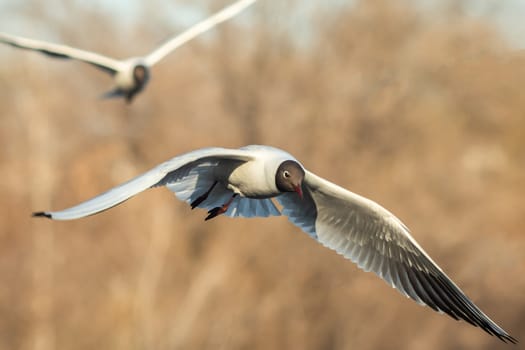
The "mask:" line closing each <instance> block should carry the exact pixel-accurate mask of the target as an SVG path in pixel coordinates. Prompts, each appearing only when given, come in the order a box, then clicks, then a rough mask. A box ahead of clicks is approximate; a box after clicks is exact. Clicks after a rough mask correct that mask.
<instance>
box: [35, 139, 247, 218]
mask: <svg viewBox="0 0 525 350" xmlns="http://www.w3.org/2000/svg"><path fill="white" fill-rule="evenodd" d="M252 159H253V157H252V156H251V154H250V152H249V151H245V150H233V149H226V148H204V149H200V150H197V151H193V152H189V153H186V154H183V155H180V156H177V157H175V158H172V159H171V160H168V161H167V162H165V163H162V164H160V165H158V166H157V167H155V168H153V169H151V170H150V171H148V172H146V173H144V174H142V175H139V176H137V177H135V178H134V179H132V180H130V181H128V182H125V183H123V184H121V185H119V186H117V187H114V188H112V189H110V190H109V191H107V192H104V193H102V194H100V195H98V196H96V197H94V198H92V199H90V200H87V201H85V202H83V203H80V204H78V205H76V206H74V207H71V208H68V209H64V210H61V211H44V212H36V213H34V214H33V216H44V217H47V218H50V219H54V220H72V219H78V218H82V217H86V216H89V215H94V214H97V213H99V212H101V211H104V210H107V209H110V208H112V207H114V206H116V205H118V204H120V203H122V202H124V201H125V200H127V199H129V198H131V197H133V196H135V195H136V194H138V193H140V192H142V191H144V190H147V189H148V188H151V187H157V186H164V185H167V184H168V183H170V182H172V181H173V180H174V179H176V178H177V176H178V175H177V174H178V172H177V171H178V170H181V169H182V171H183V172H184V171H186V169H190V170H191V168H192V167H194V166H197V165H198V164H200V163H203V162H204V163H206V162H210V161H211V162H213V161H217V160H222V161H224V160H228V161H232V160H233V161H239V162H246V161H249V160H252Z"/></svg>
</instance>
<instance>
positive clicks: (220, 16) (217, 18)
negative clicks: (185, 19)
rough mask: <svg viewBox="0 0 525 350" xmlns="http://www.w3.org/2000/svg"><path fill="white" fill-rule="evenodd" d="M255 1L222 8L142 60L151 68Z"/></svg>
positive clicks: (243, 1)
mask: <svg viewBox="0 0 525 350" xmlns="http://www.w3.org/2000/svg"><path fill="white" fill-rule="evenodd" d="M254 2H255V0H240V1H237V2H235V3H234V4H232V5H230V6H228V7H226V8H224V9H223V10H221V11H219V12H217V13H215V14H214V15H212V16H210V17H208V18H206V19H205V20H203V21H201V22H199V23H197V24H195V25H194V26H192V27H191V28H189V29H188V30H186V31H184V32H183V33H181V34H179V35H177V36H176V37H174V38H172V39H170V40H168V41H167V42H166V43H164V44H163V45H162V46H160V47H159V48H157V49H156V50H155V51H153V52H152V53H150V54H149V55H148V56H147V57H146V58H145V59H144V60H145V62H146V63H147V64H148V65H150V66H152V65H154V64H155V63H157V62H158V61H160V60H161V59H162V58H164V57H165V56H166V55H168V54H169V53H170V52H172V51H173V50H175V49H176V48H177V47H179V46H181V45H182V44H184V43H186V42H188V41H190V40H191V39H193V38H195V37H196V36H198V35H199V34H202V33H204V32H206V31H208V30H210V29H211V28H213V27H214V26H216V25H217V24H219V23H221V22H224V21H226V20H228V19H229V18H231V17H233V16H235V15H236V14H237V13H239V12H241V11H242V10H244V9H245V8H246V7H248V6H249V5H251V4H253V3H254Z"/></svg>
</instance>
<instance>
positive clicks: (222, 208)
mask: <svg viewBox="0 0 525 350" xmlns="http://www.w3.org/2000/svg"><path fill="white" fill-rule="evenodd" d="M235 196H237V193H234V194H233V196H232V197H231V198H230V199H229V200H228V201H227V202H226V203H224V204H223V205H222V206H220V207H215V208H213V209H211V210H209V211H208V216H207V217H206V219H204V220H205V221H207V220H210V219H213V218H214V217H216V216H217V215H221V214H224V213H226V211H227V210H228V207H229V206H230V204H232V202H233V199H234V198H235Z"/></svg>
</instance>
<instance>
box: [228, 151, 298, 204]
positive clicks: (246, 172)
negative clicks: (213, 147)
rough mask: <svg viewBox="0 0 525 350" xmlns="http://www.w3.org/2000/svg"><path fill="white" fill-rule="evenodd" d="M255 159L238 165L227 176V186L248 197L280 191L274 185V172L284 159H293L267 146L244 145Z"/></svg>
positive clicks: (267, 196)
mask: <svg viewBox="0 0 525 350" xmlns="http://www.w3.org/2000/svg"><path fill="white" fill-rule="evenodd" d="M244 149H248V150H250V151H252V152H254V154H255V155H256V159H255V160H253V161H249V162H246V163H244V164H242V165H240V166H239V167H238V168H236V169H235V170H233V171H232V173H231V174H230V176H229V177H228V188H229V189H231V190H232V191H234V192H235V193H238V194H240V195H241V196H244V197H250V198H270V197H275V196H277V195H278V194H280V193H281V192H280V191H279V190H278V189H277V186H276V185H275V174H276V173H277V169H278V168H279V165H280V164H281V163H282V162H284V161H285V160H295V158H293V157H292V156H291V155H290V154H288V153H286V152H283V151H281V150H278V149H275V148H273V147H268V146H248V147H244Z"/></svg>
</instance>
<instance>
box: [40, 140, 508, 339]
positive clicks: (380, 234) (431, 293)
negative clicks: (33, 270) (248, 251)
mask: <svg viewBox="0 0 525 350" xmlns="http://www.w3.org/2000/svg"><path fill="white" fill-rule="evenodd" d="M160 186H165V187H167V188H168V189H170V190H171V191H173V192H174V193H175V195H176V196H177V197H178V198H179V199H180V200H183V201H185V202H188V203H189V204H190V205H191V208H192V209H194V208H196V207H199V208H204V209H207V210H208V216H207V217H206V219H205V220H210V219H213V218H215V217H217V216H218V215H221V214H223V215H226V216H229V217H268V216H277V215H281V214H282V215H285V216H287V217H288V219H289V220H290V221H291V222H292V223H293V224H295V225H296V226H298V227H299V228H301V229H302V230H303V231H304V232H306V233H307V234H308V235H310V237H312V238H313V239H315V240H316V241H318V242H319V243H321V244H323V245H324V246H326V247H328V248H331V249H333V250H335V251H336V252H337V253H339V254H341V255H343V256H344V257H345V258H348V259H350V260H352V261H353V262H354V263H356V264H357V265H358V266H359V267H360V268H362V269H363V270H365V271H373V272H375V273H376V274H377V275H378V276H379V277H381V278H382V279H383V280H385V281H386V282H387V283H388V284H390V285H391V286H392V287H394V288H396V289H397V290H398V291H399V292H401V293H402V294H404V295H405V296H407V297H410V298H412V299H413V300H415V301H416V302H417V303H419V304H421V305H428V306H429V307H431V308H432V309H434V310H435V311H438V312H440V313H446V314H448V315H449V316H451V317H452V318H454V319H456V320H464V321H466V322H468V323H470V324H472V325H474V326H476V327H480V328H482V329H483V330H484V331H486V332H487V333H489V334H491V335H493V336H496V337H498V338H499V339H501V340H502V341H504V342H511V343H516V342H517V340H516V339H515V338H513V337H512V336H510V335H509V334H508V333H507V332H506V331H505V330H503V329H502V328H501V327H500V326H498V325H497V324H496V323H495V322H493V321H492V320H491V319H490V318H489V317H488V316H487V315H485V314H484V313H483V312H482V311H481V310H480V309H479V308H478V307H477V306H476V305H475V304H474V303H473V302H472V301H471V300H470V299H469V298H468V297H467V296H466V295H465V294H464V293H463V292H462V291H461V289H459V287H458V286H457V285H456V284H455V283H454V282H453V281H452V280H451V279H450V278H449V277H448V276H447V275H446V274H445V273H444V272H443V270H442V269H441V268H440V267H439V266H438V265H437V264H436V263H435V262H434V261H433V260H432V259H431V258H430V256H429V255H428V254H427V253H426V252H425V251H424V250H423V248H421V247H420V246H419V244H418V243H417V242H416V241H415V240H414V238H413V237H412V236H411V235H410V233H409V230H408V228H407V227H406V226H405V225H404V224H403V223H402V222H401V221H400V220H399V219H398V218H397V217H395V216H394V215H393V214H392V213H390V212H389V211H388V210H386V209H385V208H383V207H381V206H380V205H379V204H377V203H376V202H373V201H372V200H370V199H367V198H365V197H362V196H360V195H358V194H355V193H353V192H350V191H348V190H346V189H344V188H342V187H339V186H338V185H335V184H333V183H331V182H329V181H327V180H325V179H323V178H321V177H319V176H317V175H315V174H313V173H312V172H310V171H308V170H306V169H305V168H304V167H303V165H302V164H301V163H300V162H299V161H298V160H297V159H295V158H294V157H293V156H292V155H290V154H289V153H287V152H285V151H283V150H280V149H277V148H274V147H270V146H262V145H251V146H245V147H242V148H239V149H227V148H218V147H212V148H203V149H199V150H195V151H192V152H188V153H185V154H182V155H179V156H177V157H175V158H172V159H171V160H168V161H166V162H164V163H162V164H160V165H158V166H156V167H155V168H153V169H151V170H150V171H148V172H146V173H144V174H142V175H140V176H138V177H135V178H134V179H132V180H130V181H128V182H125V183H123V184H121V185H119V186H117V187H114V188H113V189H110V190H109V191H107V192H105V193H102V194H100V195H98V196H96V197H94V198H92V199H90V200H87V201H86V202H83V203H81V204H79V205H76V206H73V207H71V208H69V209H65V210H62V211H44V212H35V213H33V216H40V217H47V218H50V219H54V220H71V219H78V218H83V217H86V216H89V215H93V214H96V213H99V212H101V211H104V210H106V209H109V208H111V207H114V206H116V205H118V204H120V203H122V202H124V201H125V200H127V199H129V198H130V197H132V196H135V195H136V194H138V193H140V192H142V191H144V190H146V189H149V188H154V187H160ZM273 198H274V199H275V200H276V201H277V202H278V203H279V204H280V207H281V209H278V207H277V206H276V205H275V203H274V202H273V200H272V199H273Z"/></svg>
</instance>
